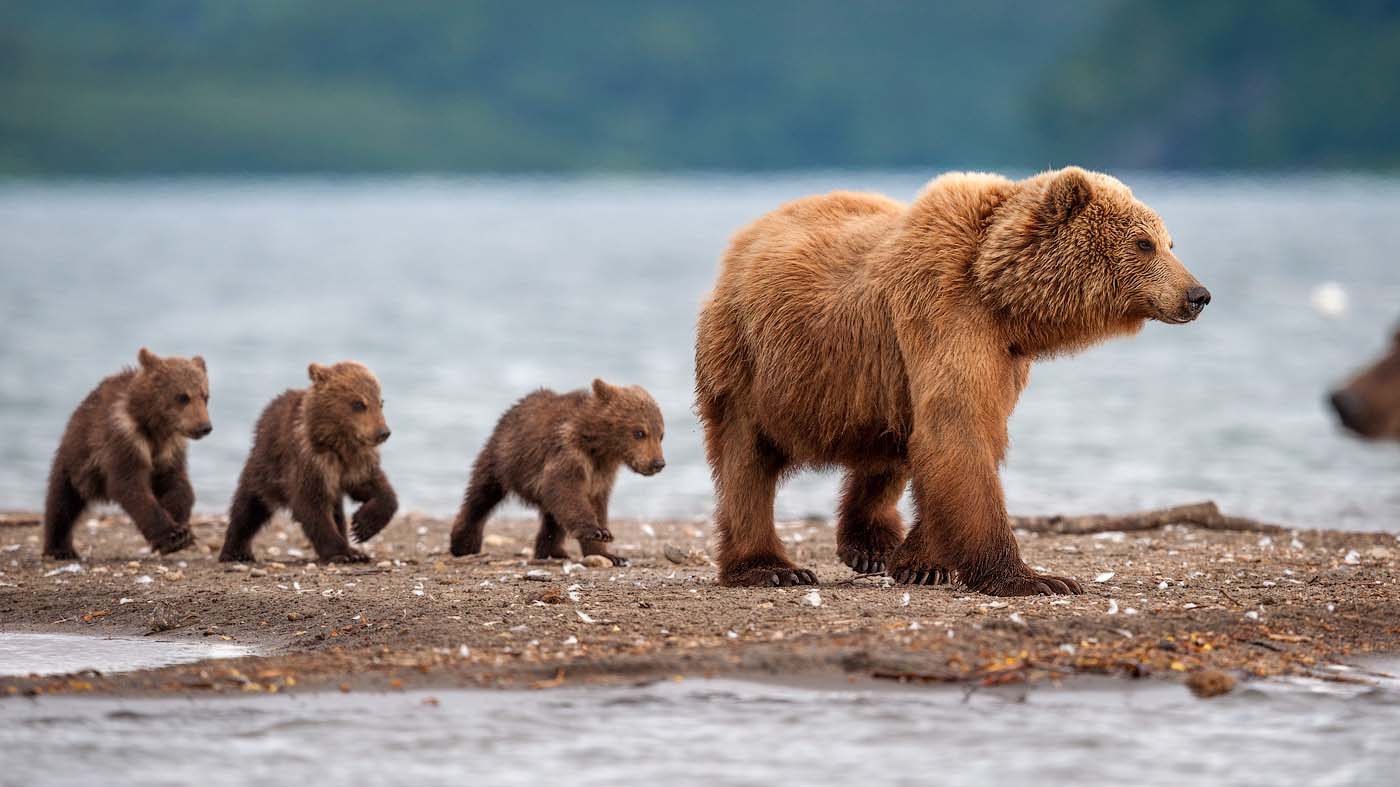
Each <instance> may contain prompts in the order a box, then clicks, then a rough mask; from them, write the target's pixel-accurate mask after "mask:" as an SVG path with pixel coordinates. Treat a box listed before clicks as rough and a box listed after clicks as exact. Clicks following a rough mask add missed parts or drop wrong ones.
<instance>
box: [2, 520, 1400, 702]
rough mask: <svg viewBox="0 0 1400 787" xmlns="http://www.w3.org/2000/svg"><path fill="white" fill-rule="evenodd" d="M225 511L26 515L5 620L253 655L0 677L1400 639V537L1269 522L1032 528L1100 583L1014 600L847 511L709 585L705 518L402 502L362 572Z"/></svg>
mask: <svg viewBox="0 0 1400 787" xmlns="http://www.w3.org/2000/svg"><path fill="white" fill-rule="evenodd" d="M222 527H223V522H222V521H221V520H219V519H217V518H209V517H203V518H201V517H196V522H195V530H196V533H197V536H198V539H199V543H198V545H197V546H196V547H195V548H193V549H191V550H187V551H185V552H182V553H179V554H176V555H170V556H166V557H155V556H152V555H150V554H149V553H148V551H147V550H146V549H145V548H144V545H143V543H142V542H141V540H140V538H139V536H138V535H137V533H136V531H135V529H134V528H132V527H131V526H130V525H129V523H127V522H126V521H125V519H124V518H123V517H121V516H120V515H113V516H96V517H91V518H89V519H88V520H87V521H86V522H85V523H84V524H82V525H80V527H79V531H78V539H77V540H78V543H79V549H80V551H81V552H82V553H83V555H84V558H85V559H84V561H83V562H81V563H72V562H66V561H58V562H56V561H48V560H43V559H41V557H40V554H39V537H40V528H39V526H38V524H37V517H36V516H35V515H33V514H10V515H6V516H5V517H4V519H3V524H0V569H2V570H0V629H3V630H4V631H31V632H54V633H70V634H90V635H99V636H124V637H144V636H158V637H160V638H164V639H174V640H191V641H207V642H232V643H239V644H242V645H248V646H253V647H255V648H257V652H258V653H259V655H257V656H252V657H245V658H239V659H232V660H223V661H206V662H200V663H195V664H191V665H182V666H174V667H167V668H161V669H154V670H144V671H136V672H128V673H120V674H93V673H83V674H77V675H61V676H47V677H38V676H28V677H15V678H0V693H4V694H9V695H24V694H30V695H32V694H36V693H44V694H48V693H71V692H100V693H116V694H144V693H168V692H176V693H181V692H281V691H288V690H299V691H304V690H341V691H357V690H386V689H390V690H393V689H401V688H424V687H451V686H480V687H517V688H518V687H521V686H534V687H540V688H547V687H552V686H561V685H572V684H576V683H578V682H602V683H616V682H628V681H638V680H647V679H663V678H670V677H675V676H693V675H704V676H717V675H734V676H743V675H750V676H763V675H768V676H788V677H790V676H794V675H804V674H805V675H810V676H820V677H824V678H830V677H833V676H842V677H846V678H850V679H860V678H867V677H875V678H885V679H894V680H905V681H920V682H967V683H971V684H983V685H994V684H1001V683H1009V682H1021V681H1026V682H1034V681H1044V680H1055V679H1060V678H1064V677H1067V676H1070V675H1076V674H1108V675H1119V676H1128V677H1152V678H1168V679H1183V678H1187V677H1189V676H1191V675H1193V674H1195V675H1197V677H1198V679H1199V678H1200V677H1201V676H1202V675H1208V674H1213V672H1214V671H1222V672H1224V673H1225V674H1227V675H1230V676H1233V677H1235V678H1237V679H1248V678H1250V677H1262V676H1273V675H1287V674H1309V675H1319V676H1323V677H1331V678H1333V679H1338V680H1353V679H1356V678H1355V677H1354V676H1351V675H1349V674H1346V673H1336V672H1333V671H1329V670H1326V669H1321V668H1320V667H1321V665H1323V664H1324V663H1326V662H1330V661H1332V660H1337V659H1345V658H1349V657H1356V656H1359V655H1361V654H1366V653H1381V652H1387V651H1394V650H1396V649H1397V648H1398V647H1400V594H1398V593H1397V592H1396V590H1397V589H1396V582H1397V579H1398V578H1400V544H1397V540H1396V537H1395V536H1393V535H1390V534H1368V533H1351V532H1336V531H1316V530H1311V531H1287V532H1283V533H1272V534H1260V533H1257V532H1229V531H1216V530H1210V529H1202V528H1198V527H1193V526H1183V525H1168V526H1165V527H1162V528H1157V529H1152V530H1145V531H1141V532H1128V533H1125V532H1118V531H1108V532H1101V533H1092V534H1083V535H1046V534H1037V533H1027V532H1021V533H1020V534H1019V535H1020V539H1021V544H1022V548H1023V551H1024V553H1025V556H1026V558H1027V560H1028V562H1029V563H1030V564H1031V565H1033V566H1037V567H1042V568H1047V569H1053V570H1054V571H1056V572H1058V573H1067V574H1071V575H1073V576H1075V577H1077V578H1078V579H1079V580H1080V581H1081V582H1082V583H1083V584H1084V586H1085V588H1086V592H1085V594H1084V595H1082V596H1070V597H1038V598H1008V599H998V598H991V597H987V596H982V595H977V594H974V593H969V592H967V591H965V590H964V589H961V588H959V587H957V586H952V587H946V586H944V587H915V588H905V587H900V586H891V585H889V584H888V581H887V580H885V579H883V578H882V577H875V576H866V577H858V576H856V575H854V574H853V573H852V572H851V571H850V570H848V569H846V568H845V567H844V566H841V565H840V564H839V563H837V561H836V558H835V550H834V545H833V532H834V529H833V525H832V523H830V522H827V521H822V520H815V519H810V520H802V521H792V522H784V523H781V525H780V532H781V533H782V534H783V536H784V538H785V539H786V540H787V541H788V543H789V545H790V546H791V548H792V552H793V555H794V557H795V558H796V560H797V561H798V562H799V564H801V565H805V566H810V567H813V568H815V570H816V572H817V574H818V576H819V578H820V581H821V583H822V584H821V586H820V587H819V588H817V589H816V590H815V592H814V591H813V590H812V589H810V588H772V589H732V588H723V587H720V586H718V585H717V584H716V583H715V569H714V567H713V565H711V563H710V561H709V559H708V557H707V554H706V552H705V547H706V538H707V535H708V525H707V523H705V522H703V521H696V522H665V523H662V522H656V523H642V522H635V521H628V522H614V523H613V525H612V527H613V530H614V532H615V533H616V534H617V537H618V541H617V546H618V551H619V552H620V553H621V554H622V555H625V556H627V557H628V558H630V560H631V565H630V566H627V567H611V566H608V567H592V566H586V565H583V564H579V563H572V562H561V561H534V560H530V559H528V558H527V556H526V547H527V546H528V544H529V543H530V541H531V539H532V538H533V534H534V528H535V523H534V522H533V521H525V520H518V521H510V522H495V523H492V524H491V525H490V526H489V528H488V531H487V532H488V539H487V546H486V552H485V553H484V554H482V555H478V556H475V557H472V558H464V559H454V558H452V557H451V556H450V555H448V554H447V553H446V550H445V546H446V543H447V531H448V529H449V527H450V522H448V521H446V520H443V519H438V518H432V517H427V516H419V515H413V514H409V515H406V516H403V517H400V518H399V519H397V520H396V521H395V522H394V523H393V524H392V525H390V527H389V528H388V529H387V530H386V531H385V532H384V533H383V534H382V535H381V536H380V537H379V538H378V539H376V540H375V541H372V542H370V544H369V545H368V548H369V551H370V552H371V553H372V554H373V556H374V561H373V562H371V563H369V564H361V565H351V566H338V565H321V564H317V563H314V562H311V561H310V560H309V557H310V556H311V555H312V553H311V552H310V549H309V547H308V546H307V545H306V543H305V542H304V540H303V539H302V537H301V535H300V532H299V530H298V529H297V528H296V526H295V525H293V524H291V523H289V522H287V521H286V520H283V519H278V520H277V521H275V522H274V523H273V524H272V525H271V526H270V527H269V528H268V530H267V531H265V533H264V536H263V537H262V538H261V540H260V541H259V543H258V550H257V551H258V557H259V562H258V563H256V564H251V565H243V564H220V563H218V562H216V560H215V551H216V547H217V546H218V544H219V543H220V540H221V538H222Z"/></svg>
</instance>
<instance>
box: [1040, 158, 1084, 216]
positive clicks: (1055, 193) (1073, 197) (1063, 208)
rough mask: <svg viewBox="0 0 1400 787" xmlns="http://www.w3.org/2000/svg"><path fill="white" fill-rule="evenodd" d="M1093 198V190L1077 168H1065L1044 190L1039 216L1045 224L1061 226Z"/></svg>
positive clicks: (1082, 172)
mask: <svg viewBox="0 0 1400 787" xmlns="http://www.w3.org/2000/svg"><path fill="white" fill-rule="evenodd" d="M1093 198H1094V188H1093V186H1091V185H1090V184H1089V178H1088V176H1087V175H1086V174H1085V173H1084V170H1082V169H1080V168H1079V167H1065V168H1064V169H1062V170H1060V174H1058V175H1056V176H1055V177H1054V178H1053V179H1052V180H1051V181H1050V187H1049V188H1047V189H1046V190H1045V202H1044V203H1043V204H1042V205H1041V216H1042V218H1043V219H1044V220H1045V223H1046V224H1049V225H1055V224H1063V223H1065V222H1066V221H1069V220H1070V219H1072V218H1074V216H1075V214H1077V213H1079V211H1081V210H1083V209H1084V208H1085V206H1087V205H1088V204H1089V202H1090V200H1092V199H1093Z"/></svg>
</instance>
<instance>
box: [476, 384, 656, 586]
mask: <svg viewBox="0 0 1400 787" xmlns="http://www.w3.org/2000/svg"><path fill="white" fill-rule="evenodd" d="M665 431H666V426H665V424H664V423H663V422H662V420H661V409H660V408H659V407H657V406H656V401H655V400H654V399H652V398H651V395H650V394H648V393H647V392H646V390H645V389H643V388H642V387H640V386H636V385H631V386H613V385H609V384H608V383H605V382H603V381H602V380H594V381H593V390H592V391H591V392H589V391H583V390H579V391H571V392H569V393H564V394H558V393H555V392H553V391H550V390H548V389H540V390H538V391H535V392H534V393H532V394H530V395H529V396H526V397H525V398H524V399H521V400H520V401H519V402H516V403H515V405H514V406H512V407H511V408H510V409H509V410H507V411H506V413H505V415H503V416H501V420H500V421H498V422H497V423H496V428H495V430H494V431H492V432H491V437H490V438H489V439H488V440H487V441H486V446H485V447H484V448H483V449H482V450H481V454H480V455H478V456H477V458H476V463H475V464H474V465H473V466H472V475H471V481H470V482H469V483H468V484H467V491H466V494H465V495H463V499H462V507H461V509H460V510H459V511H458V512H457V519H456V521H455V522H454V523H453V526H452V554H454V555H458V556H461V555H474V554H476V553H478V552H480V551H481V534H482V530H483V529H484V528H485V526H486V518H487V517H488V516H490V514H491V510H492V509H493V508H495V507H496V505H497V504H498V503H500V502H501V500H502V499H503V498H505V496H506V495H507V494H511V493H514V494H515V495H517V496H518V497H520V498H521V499H522V500H524V501H525V502H526V503H527V504H529V505H531V506H533V507H535V508H538V509H539V511H540V530H539V533H538V534H537V535H536V536H535V557H536V558H560V559H562V558H567V557H569V553H568V552H566V551H565V550H564V538H565V536H566V535H571V536H573V537H574V538H577V539H578V541H579V545H580V547H582V549H583V554H584V555H602V556H603V557H606V558H608V559H609V560H611V561H612V562H613V564H614V565H619V566H625V565H627V560H626V559H625V558H622V557H619V556H618V555H614V554H612V553H610V552H608V551H607V547H606V544H607V542H609V541H612V540H613V535H612V533H611V532H609V531H608V495H609V494H610V493H611V492H612V487H613V482H614V481H615V480H616V479H617V469H618V466H619V465H621V464H624V463H625V464H626V465H627V466H628V467H630V468H631V469H632V471H633V472H636V473H639V474H641V475H646V476H649V475H655V474H657V473H659V472H661V468H663V467H665V466H666V460H665V458H664V457H663V456H662V455H661V438H662V437H663V436H664V435H665Z"/></svg>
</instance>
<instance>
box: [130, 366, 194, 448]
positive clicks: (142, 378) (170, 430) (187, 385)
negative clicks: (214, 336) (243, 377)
mask: <svg viewBox="0 0 1400 787" xmlns="http://www.w3.org/2000/svg"><path fill="white" fill-rule="evenodd" d="M136 359H137V361H139V362H140V366H139V367H138V368H137V370H136V374H135V375H134V376H133V377H132V378H131V386H130V388H128V389H127V410H128V412H129V413H130V415H131V417H132V419H133V420H134V421H136V423H138V424H140V425H141V428H142V430H143V431H145V432H146V433H147V434H149V435H151V436H153V437H157V438H165V437H170V436H174V435H179V436H181V437H189V438H193V439H195V440H198V439H199V438H201V437H203V436H205V435H207V434H209V433H210V432H212V431H214V426H213V424H211V423H210V421H209V374H208V371H207V370H206V368H205V366H204V359H203V358H201V357H200V356H198V355H196V356H194V357H193V358H176V357H173V356H172V357H167V358H162V357H160V356H158V355H156V354H155V353H153V352H151V351H150V350H148V349H146V348H145V347H142V348H141V351H140V352H139V353H137V355H136Z"/></svg>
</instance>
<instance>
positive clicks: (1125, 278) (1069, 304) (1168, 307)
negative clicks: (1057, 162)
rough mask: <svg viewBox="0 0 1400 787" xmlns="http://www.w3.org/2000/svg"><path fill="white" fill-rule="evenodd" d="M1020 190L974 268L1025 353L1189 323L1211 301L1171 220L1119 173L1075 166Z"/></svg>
mask: <svg viewBox="0 0 1400 787" xmlns="http://www.w3.org/2000/svg"><path fill="white" fill-rule="evenodd" d="M1018 186H1019V187H1018V188H1017V189H1016V190H1015V191H1014V192H1013V193H1012V194H1011V195H1010V196H1008V197H1007V199H1006V201H1005V203H1004V204H1003V205H1002V206H1001V207H1000V208H999V209H998V210H997V211H996V212H995V213H994V214H993V216H992V218H991V220H990V222H989V224H988V226H987V228H986V236H985V239H984V241H983V243H982V245H981V246H980V248H979V253H978V257H977V260H976V261H975V262H974V264H973V269H972V273H973V281H974V286H975V288H976V289H977V291H978V293H979V294H980V295H981V297H982V298H983V299H984V301H986V302H988V303H989V304H990V305H991V306H992V307H993V309H994V310H995V311H997V312H998V313H999V314H1000V315H1001V317H1002V319H1003V323H1004V324H1005V326H1006V328H1007V331H1008V335H1009V336H1010V337H1011V343H1012V344H1013V345H1019V347H1020V349H1021V350H1023V351H1025V352H1028V353H1030V354H1041V353H1055V352H1061V351H1066V350H1073V349H1077V348H1079V347H1082V346H1084V345H1087V344H1091V343H1093V342H1095V341H1098V340H1100V339H1104V338H1108V337H1109V336H1113V335H1116V334H1125V333H1132V332H1135V331H1136V330H1138V329H1139V328H1141V326H1142V323H1143V321H1144V320H1159V321H1161V322H1166V323H1173V324H1180V323H1187V322H1191V321H1192V320H1194V319H1196V317H1197V315H1199V314H1200V313H1201V310H1202V309H1204V308H1205V306H1206V304H1207V303H1210V292H1209V291H1208V290H1206V288H1205V287H1203V286H1201V283H1200V282H1199V281H1197V280H1196V277H1195V276H1193V275H1191V272H1190V271H1188V270H1187V269H1186V267H1185V266H1184V265H1182V264H1181V261H1180V260H1178V259H1177V258H1176V255H1175V254H1173V253H1172V238H1171V234H1170V233H1168V232H1167V228H1166V227H1165V226H1164V225H1163V224H1162V219H1161V218H1160V217H1158V215H1157V214H1156V213H1155V212H1153V210H1152V209H1151V208H1149V207H1147V206H1146V205H1144V204H1142V203H1141V202H1139V201H1138V200H1137V199H1135V198H1134V197H1133V193H1132V192H1131V191H1129V190H1128V187H1127V186H1124V185H1123V184H1122V183H1121V182H1119V181H1118V180H1117V179H1115V178H1112V177H1109V176H1107V175H1102V174H1099V173H1096V172H1088V171H1085V170H1083V169H1080V168H1078V167H1066V168H1064V169H1062V170H1058V171H1054V172H1046V173H1043V174H1041V175H1037V176H1035V177H1032V178H1029V179H1027V180H1025V181H1022V182H1021V183H1020V184H1018Z"/></svg>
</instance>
